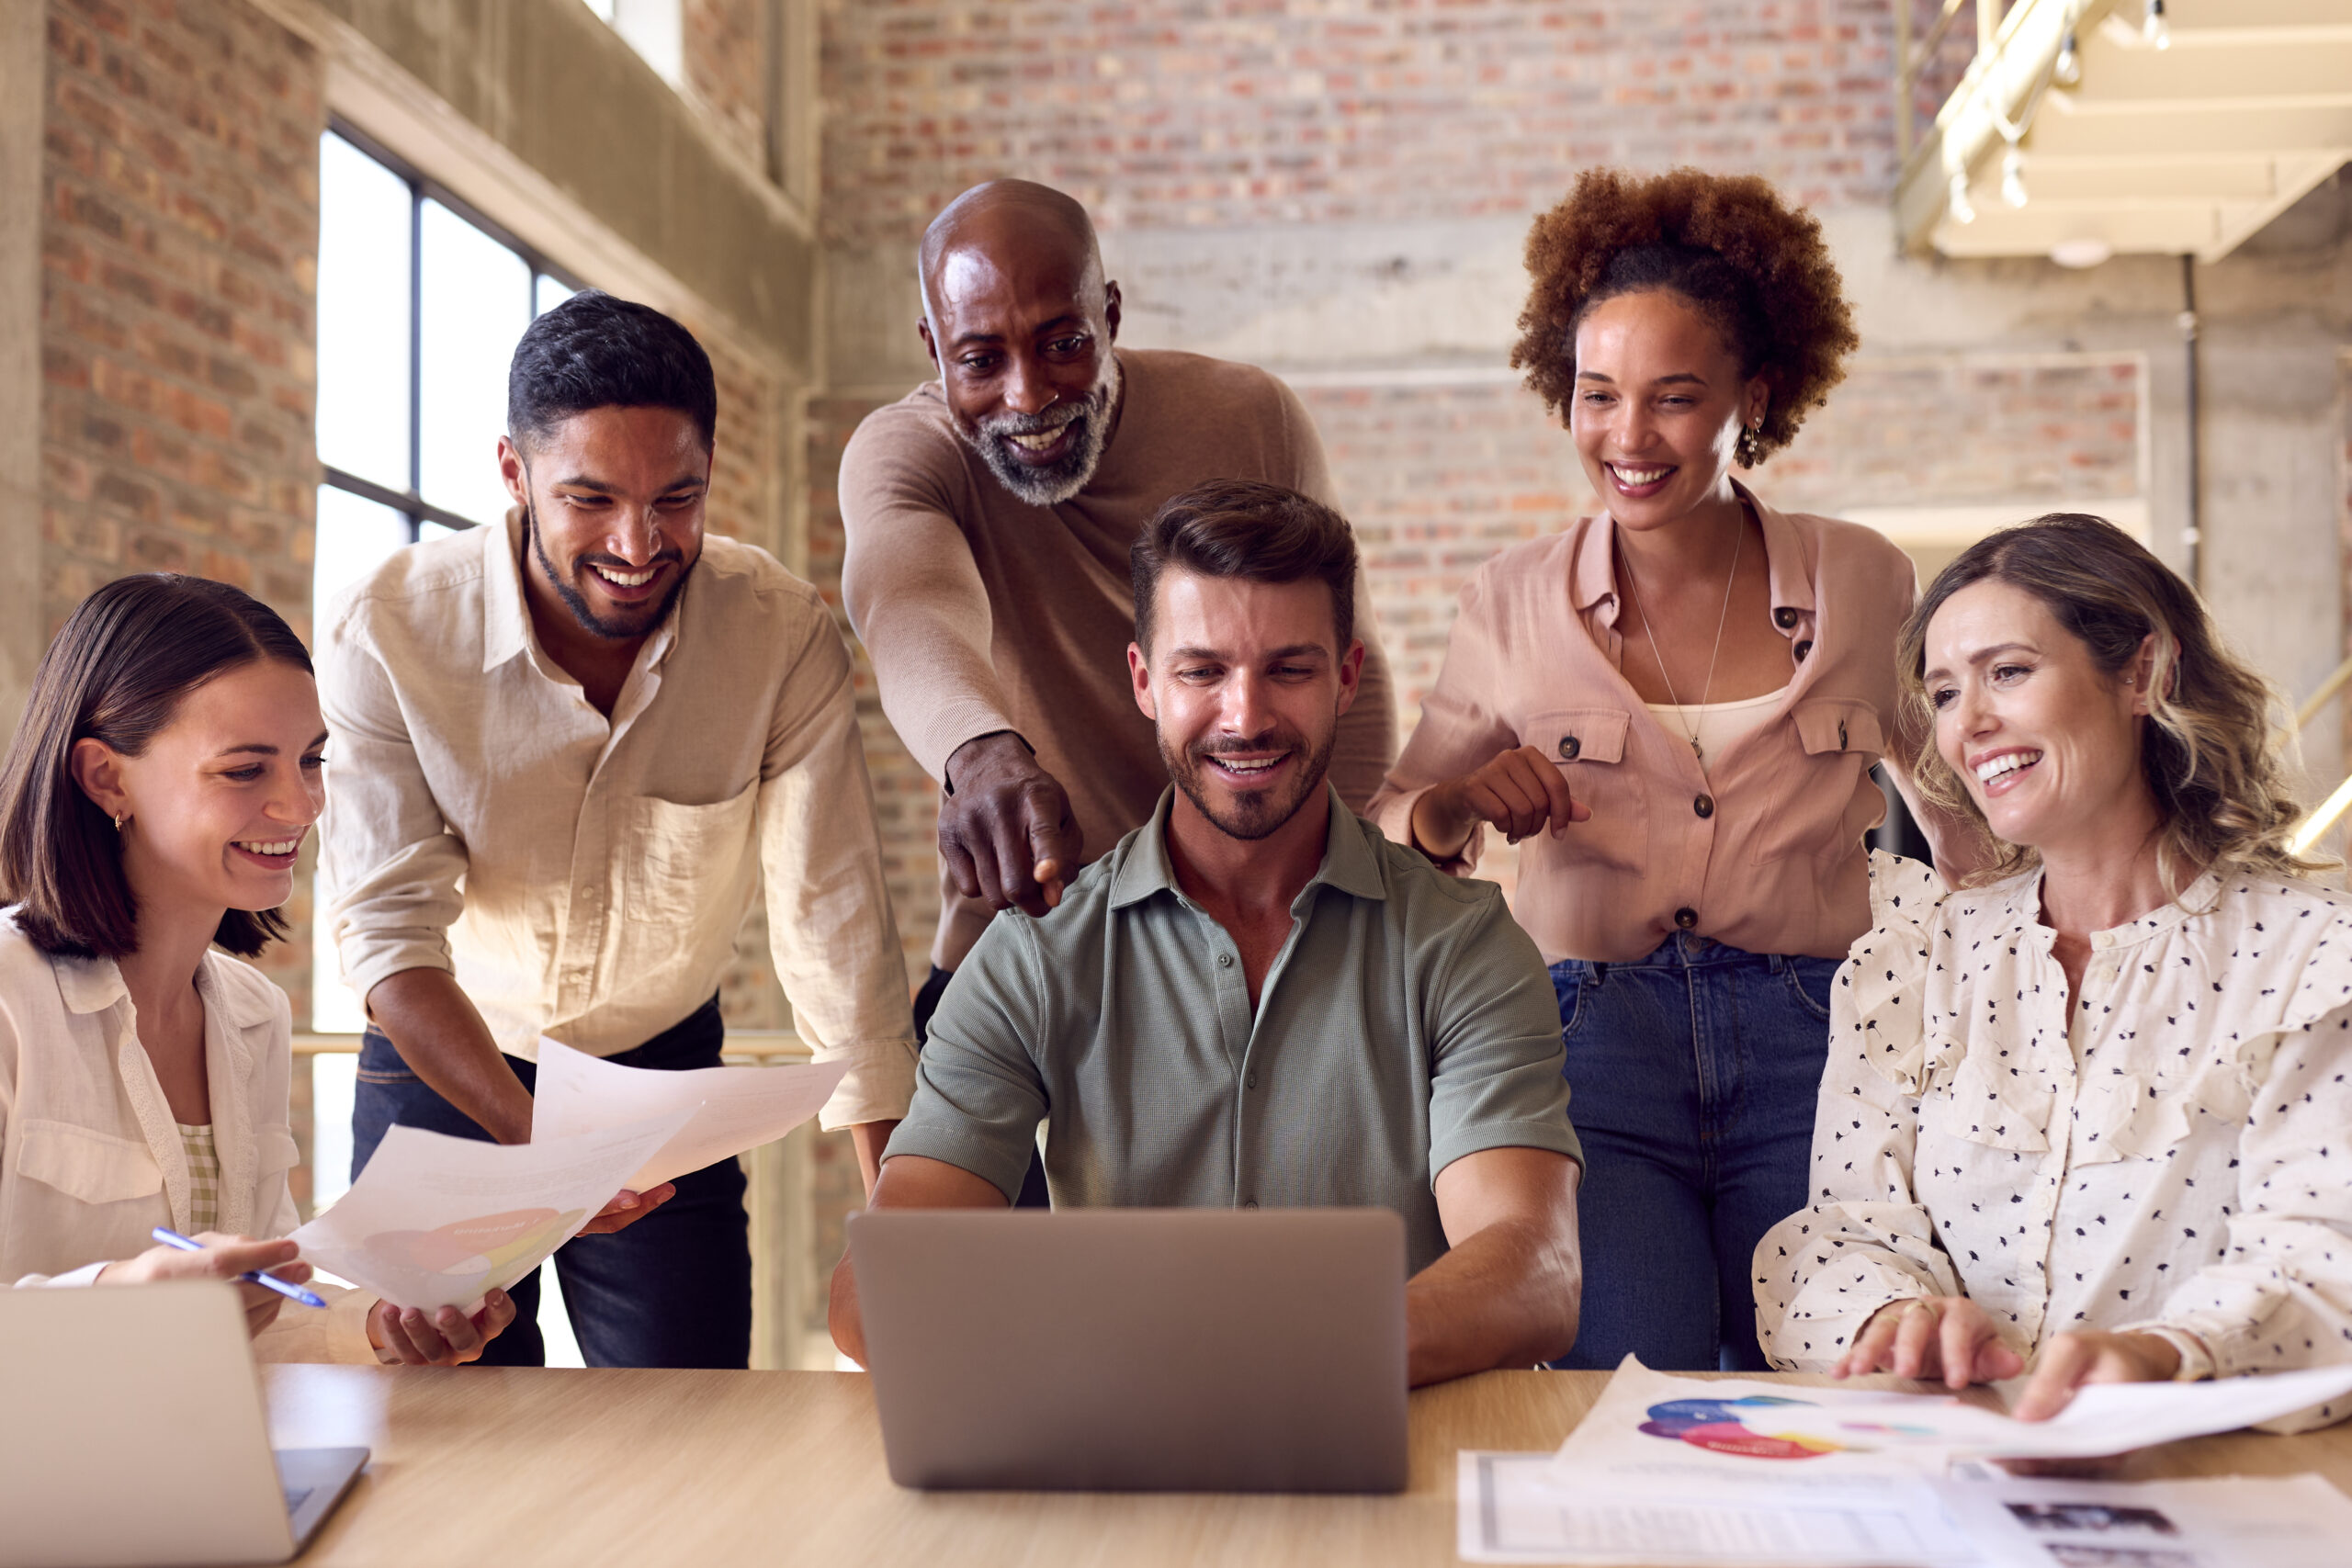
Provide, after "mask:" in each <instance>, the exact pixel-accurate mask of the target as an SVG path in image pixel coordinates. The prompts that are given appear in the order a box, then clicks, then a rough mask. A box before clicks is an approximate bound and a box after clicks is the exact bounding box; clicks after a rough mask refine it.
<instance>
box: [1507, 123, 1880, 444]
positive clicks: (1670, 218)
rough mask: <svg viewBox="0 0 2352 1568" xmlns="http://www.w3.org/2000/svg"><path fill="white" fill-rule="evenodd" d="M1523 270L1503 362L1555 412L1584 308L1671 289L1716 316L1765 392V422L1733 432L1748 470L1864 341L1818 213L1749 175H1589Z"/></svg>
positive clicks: (1548, 217) (1536, 231)
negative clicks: (1526, 280)
mask: <svg viewBox="0 0 2352 1568" xmlns="http://www.w3.org/2000/svg"><path fill="white" fill-rule="evenodd" d="M1527 271H1528V275H1529V276H1530V278H1531V279H1532V286H1531V287H1530V288H1529V289H1528V294H1527V308H1526V309H1525V310H1522V311H1521V312H1520V317H1519V333H1520V336H1519V343H1518V344H1517V346H1515V347H1513V348H1512V350H1511V351H1510V363H1511V368H1513V369H1515V370H1525V371H1526V372H1527V385H1528V387H1529V389H1532V391H1534V392H1536V393H1538V394H1539V395H1541V396H1542V398H1543V399H1544V402H1545V403H1547V404H1548V405H1550V407H1551V408H1552V410H1553V412H1555V413H1557V414H1558V415H1560V417H1561V418H1562V419H1563V420H1565V419H1566V416H1567V410H1568V407H1569V399H1570V397H1571V396H1572V395H1573V394H1574V392H1575V390H1576V379H1577V366H1576V337H1577V325H1578V324H1579V323H1580V322H1581V321H1583V320H1584V318H1585V316H1586V314H1587V313H1588V312H1589V311H1590V310H1592V308H1593V307H1594V306H1596V305H1598V304H1600V302H1601V301H1602V300H1604V299H1615V298H1616V297H1617V296H1619V295H1621V294H1638V293H1644V292H1646V291H1648V290H1651V289H1667V290H1670V291H1672V292H1673V293H1675V294H1677V295H1679V296H1680V297H1681V298H1683V299H1687V300H1689V301H1690V302H1691V306H1692V307H1693V308H1694V309H1696V310H1698V311H1699V312H1700V314H1702V315H1703V316H1705V317H1706V318H1707V320H1708V321H1711V322H1712V323H1713V325H1714V327H1715V330H1716V331H1717V332H1719V333H1722V334H1723V339H1724V346H1725V347H1726V348H1728V349H1730V351H1731V353H1732V356H1733V357H1734V358H1736V359H1737V360H1738V361H1739V368H1740V374H1741V375H1743V376H1749V377H1753V376H1759V375H1760V376H1762V377H1763V378H1765V380H1766V382H1767V384H1768V385H1769V386H1770V388H1771V393H1772V395H1771V402H1770V406H1769V407H1767V408H1766V410H1765V411H1764V427H1763V428H1762V429H1761V430H1759V431H1757V432H1755V433H1754V434H1749V433H1747V432H1745V431H1743V432H1742V433H1741V434H1740V443H1739V459H1740V461H1741V462H1742V463H1744V464H1747V466H1748V467H1750V468H1753V467H1754V466H1756V465H1757V464H1758V463H1760V462H1762V461H1763V460H1764V459H1765V458H1766V457H1770V456H1771V455H1772V454H1773V453H1774V452H1777V451H1779V450H1780V449H1781V447H1783V446H1787V445H1788V444H1789V443H1790V442H1791V441H1792V440H1793V439H1794V438H1795V436H1796V433H1797V427H1798V425H1800V424H1802V423H1804V416H1805V415H1806V414H1807V413H1809V412H1812V411H1813V410H1814V409H1815V408H1818V407H1819V406H1820V405H1821V404H1822V403H1824V402H1826V401H1827V400H1828V397H1829V389H1831V388H1832V387H1835V386H1836V385H1837V384H1838V382H1839V381H1841V380H1843V379H1845V376H1846V371H1845V360H1846V356H1847V355H1849V354H1851V353H1853V351H1854V350H1855V349H1856V348H1857V347H1859V346H1860V343H1861V339H1860V336H1859V335H1858V334H1857V333H1855V331H1854V319H1853V312H1852V311H1851V310H1849V309H1848V308H1847V305H1846V299H1845V295H1844V293H1843V290H1842V284H1841V281H1840V279H1839V277H1838V264H1837V263H1836V262H1835V261H1833V260H1831V259H1830V255H1829V247H1828V245H1827V244H1826V243H1825V242H1824V241H1823V239H1822V237H1821V224H1820V221H1819V220H1817V219H1815V218H1814V217H1813V216H1812V215H1811V214H1809V213H1807V212H1805V211H1804V210H1803V209H1800V208H1793V207H1791V206H1790V205H1788V204H1787V203H1786V202H1783V201H1782V200H1781V197H1780V194H1779V193H1778V192H1777V191H1775V190H1773V188H1772V186H1770V183H1769V182H1767V181H1765V180H1763V179H1760V178H1758V176H1756V175H1710V174H1706V173H1704V172H1702V171H1701V170H1698V169H1675V170H1672V171H1670V172H1668V173H1667V174H1663V175H1653V176H1650V177H1648V178H1642V177H1639V176H1636V175H1625V174H1620V173H1618V172H1617V171H1616V170H1614V169H1588V170H1586V171H1585V172H1584V173H1583V174H1582V175H1578V176H1577V184H1576V188H1575V189H1574V190H1573V191H1571V192H1569V194H1568V197H1567V199H1566V200H1565V201H1563V202H1561V203H1560V205H1559V206H1557V207H1555V208H1554V209H1552V210H1551V211H1549V212H1546V213H1544V215H1543V216H1542V217H1540V218H1538V219H1536V220H1535V224H1534V227H1533V228H1532V229H1530V230H1529V231H1528V233H1527Z"/></svg>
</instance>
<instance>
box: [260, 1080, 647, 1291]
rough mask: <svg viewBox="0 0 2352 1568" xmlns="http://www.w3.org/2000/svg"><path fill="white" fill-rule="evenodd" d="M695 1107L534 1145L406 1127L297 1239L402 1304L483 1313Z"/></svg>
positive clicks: (315, 1260)
mask: <svg viewBox="0 0 2352 1568" xmlns="http://www.w3.org/2000/svg"><path fill="white" fill-rule="evenodd" d="M693 1115H694V1112H693V1111H683V1110H681V1111H669V1112H666V1113H664V1114H661V1115H656V1116H651V1117H648V1118H645V1119H642V1120H639V1121H638V1122H633V1123H631V1124H629V1125H628V1126H625V1127H616V1128H611V1129H608V1130H605V1131H602V1132H594V1133H582V1134H577V1135H575V1136H572V1137H568V1138H559V1139H554V1140H551V1141H548V1142H537V1141H535V1142H532V1143H528V1144H485V1143H478V1142H476V1141H474V1140H472V1139H469V1138H452V1137H447V1136H445V1135H443V1134H439V1133H428V1132H425V1131H424V1130H423V1129H421V1128H417V1127H394V1128H392V1129H391V1130H390V1132H388V1133H386V1134H384V1141H383V1142H382V1143H380V1144H379V1145H376V1152H375V1154H374V1155H373V1156H370V1157H369V1159H368V1165H367V1168H366V1169H364V1170H362V1171H361V1172H360V1173H359V1179H357V1180H356V1181H354V1182H353V1183H352V1184H351V1190H349V1191H348V1192H345V1194H344V1195H343V1196H342V1197H341V1198H339V1199H337V1200H336V1201H335V1203H334V1207H333V1208H331V1209H329V1210H328V1211H327V1212H326V1213H323V1214H321V1215H320V1216H319V1217H318V1218H317V1219H314V1220H312V1221H311V1223H310V1224H307V1225H304V1226H303V1227H302V1228H301V1229H300V1230H298V1231H296V1232H295V1233H294V1236H293V1239H294V1241H295V1242H296V1243H297V1244H298V1245H300V1247H301V1248H302V1257H303V1258H305V1259H306V1260H308V1261H309V1262H311V1263H312V1264H315V1265H316V1266H317V1267H319V1268H321V1269H325V1270H326V1271H327V1272H329V1273H331V1274H336V1275H340V1276H341V1277H343V1278H344V1279H345V1280H350V1281H351V1282H352V1283H353V1284H355V1285H359V1286H361V1287H363V1288H365V1289H367V1290H369V1291H373V1292H375V1293H376V1294H378V1295H379V1296H381V1297H383V1298H384V1299H385V1300H386V1301H388V1302H391V1303H396V1304H397V1305H400V1306H404V1307H421V1308H424V1309H425V1310H427V1311H430V1310H432V1309H433V1308H435V1307H443V1306H457V1307H465V1308H467V1309H469V1310H471V1309H472V1307H473V1306H474V1304H475V1303H478V1302H480V1301H481V1298H482V1296H483V1294H484V1293H485V1292H489V1291H491V1290H493V1289H495V1290H504V1289H506V1288H508V1287H509V1286H511V1285H513V1284H514V1283H515V1281H516V1280H520V1279H522V1278H523V1277H524V1276H525V1275H526V1274H528V1273H529V1272H530V1271H531V1270H532V1269H537V1267H538V1266H539V1265H540V1264H541V1263H543V1262H545V1261H546V1260H547V1257H548V1254H549V1253H551V1252H553V1251H554V1250H555V1249H556V1248H557V1247H561V1246H562V1245H563V1244H564V1243H565V1242H567V1241H570V1240H571V1238H572V1236H573V1235H576V1234H577V1233H578V1232H579V1230H580V1227H581V1226H582V1225H584V1224H587V1223H588V1221H589V1220H590V1218H592V1217H593V1216H594V1214H595V1213H596V1212H597V1211H598V1210H599V1209H602V1208H603V1207H604V1206H605V1203H606V1202H608V1201H610V1200H611V1199H612V1196H613V1194H614V1193H616V1192H617V1191H619V1190H621V1189H622V1188H623V1187H624V1186H626V1185H627V1184H628V1179H629V1174H630V1173H631V1172H632V1171H634V1170H636V1169H637V1168H639V1166H641V1165H643V1164H644V1163H645V1161H646V1159H647V1157H648V1156H650V1155H651V1154H652V1153H653V1152H654V1151H655V1150H656V1149H659V1148H660V1147H662V1145H664V1144H666V1143H668V1142H669V1141H670V1139H671V1138H673V1137H674V1136H675V1135H676V1134H677V1132H678V1129H679V1128H681V1127H683V1126H684V1125H685V1124H686V1122H688V1121H689V1120H691V1119H692V1117H693Z"/></svg>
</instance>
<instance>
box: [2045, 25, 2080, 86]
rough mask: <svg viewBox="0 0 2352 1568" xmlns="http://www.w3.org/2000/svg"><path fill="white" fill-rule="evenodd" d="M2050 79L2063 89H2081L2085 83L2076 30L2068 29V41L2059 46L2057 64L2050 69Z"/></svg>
mask: <svg viewBox="0 0 2352 1568" xmlns="http://www.w3.org/2000/svg"><path fill="white" fill-rule="evenodd" d="M2050 79H2051V80H2052V81H2053V82H2055V83H2057V84H2058V85H2060V86H2062V87H2079V86H2081V85H2082V83H2083V57H2082V53H2081V51H2078V50H2076V49H2075V29H2074V28H2067V29H2066V41H2065V42H2064V43H2062V44H2060V45H2059V46H2058V60H2057V62H2056V63H2055V64H2053V65H2052V66H2051V68H2050Z"/></svg>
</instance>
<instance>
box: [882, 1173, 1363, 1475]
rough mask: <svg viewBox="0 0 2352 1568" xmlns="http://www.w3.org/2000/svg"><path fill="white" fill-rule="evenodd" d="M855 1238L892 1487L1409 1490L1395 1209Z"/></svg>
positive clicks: (914, 1226) (904, 1225)
mask: <svg viewBox="0 0 2352 1568" xmlns="http://www.w3.org/2000/svg"><path fill="white" fill-rule="evenodd" d="M849 1244H850V1256H851V1258H853V1260H854V1266H855V1269H856V1271H857V1292H858V1302H859V1306H860V1309H861V1311H862V1312H863V1314H864V1316H865V1344H866V1354H867V1357H868V1359H869V1361H870V1366H869V1368H868V1370H869V1371H871V1373H872V1374H873V1379H874V1399H875V1403H876V1405H877V1406H878V1407H879V1408H880V1412H881V1417H882V1442H883V1446H884V1448H885V1449H886V1450H888V1454H889V1461H890V1479H892V1480H893V1481H896V1482H897V1483H899V1484H900V1485H901V1486H926V1487H999V1488H1010V1489H1019V1490H1035V1489H1054V1490H1062V1489H1070V1490H1084V1491H1103V1492H1159V1491H1173V1492H1396V1491H1401V1490H1402V1489H1403V1488H1404V1485H1405V1478H1406V1444H1405V1224H1404V1221H1403V1220H1402V1219H1400V1218H1399V1217H1398V1216H1397V1214H1395V1213H1391V1212H1390V1211H1388V1210H1385V1209H1281V1210H1258V1211H1247V1212H1245V1211H1239V1210H1231V1209H1086V1210H1065V1211H1058V1212H1052V1213H1041V1212H1036V1211H995V1210H987V1211H974V1210H969V1209H963V1210H910V1209H898V1210H884V1211H881V1212H879V1213H860V1214H855V1215H853V1216H852V1217H851V1219H850V1222H849Z"/></svg>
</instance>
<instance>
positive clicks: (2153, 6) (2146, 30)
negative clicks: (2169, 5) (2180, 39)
mask: <svg viewBox="0 0 2352 1568" xmlns="http://www.w3.org/2000/svg"><path fill="white" fill-rule="evenodd" d="M2140 37H2141V38H2142V39H2144V40H2145V41H2146V43H2147V45H2148V47H2149V48H2151V49H2170V48H2171V47H2172V24H2171V23H2169V22H2167V21H2165V0H2148V14H2147V17H2146V19H2145V20H2143V21H2142V22H2141V24H2140Z"/></svg>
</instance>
